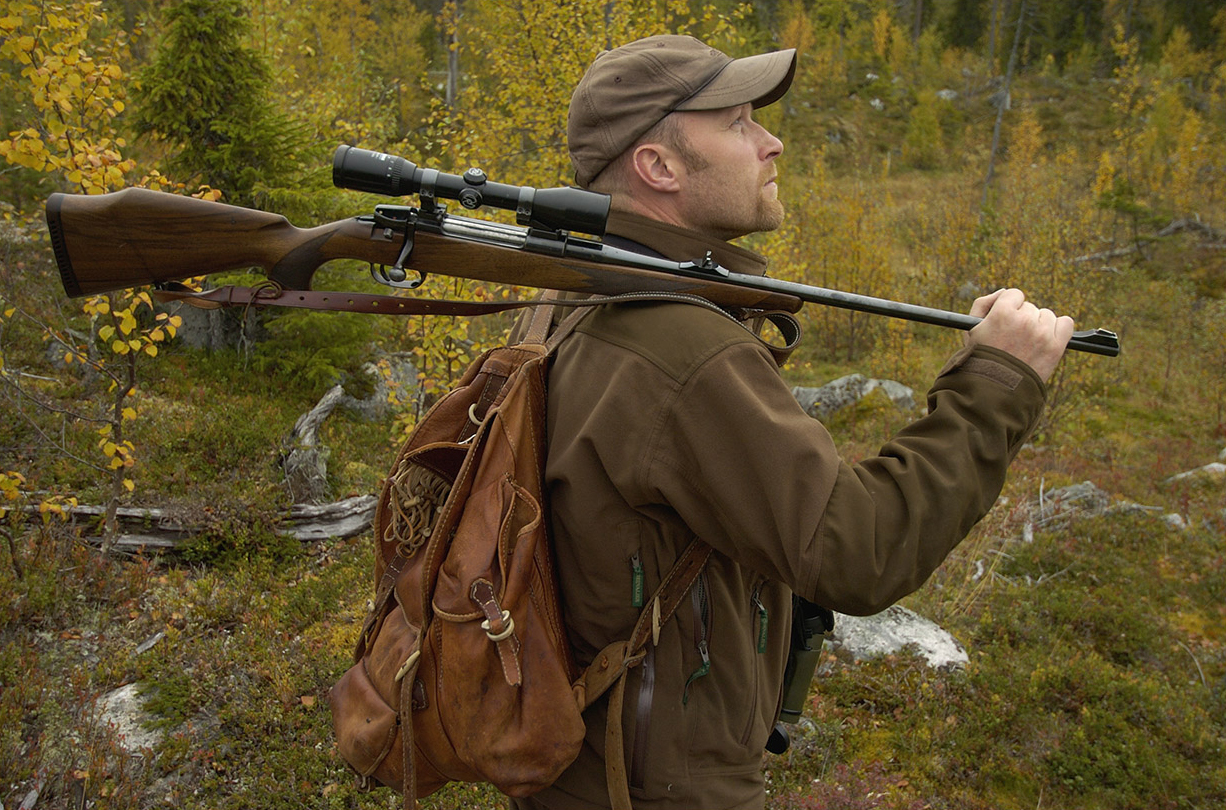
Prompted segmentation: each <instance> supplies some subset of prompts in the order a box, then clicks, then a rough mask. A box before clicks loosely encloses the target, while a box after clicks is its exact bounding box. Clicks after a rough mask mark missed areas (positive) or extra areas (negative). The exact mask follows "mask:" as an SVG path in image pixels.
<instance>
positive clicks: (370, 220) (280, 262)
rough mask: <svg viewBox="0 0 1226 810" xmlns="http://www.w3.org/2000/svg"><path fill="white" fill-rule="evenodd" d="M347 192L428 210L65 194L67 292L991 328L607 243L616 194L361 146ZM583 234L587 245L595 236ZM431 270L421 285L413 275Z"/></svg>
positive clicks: (338, 167) (50, 211)
mask: <svg viewBox="0 0 1226 810" xmlns="http://www.w3.org/2000/svg"><path fill="white" fill-rule="evenodd" d="M332 180H333V183H334V184H335V185H336V186H338V187H340V188H346V189H353V190H358V191H366V192H371V193H375V194H382V195H386V196H393V197H396V196H404V195H409V194H416V195H418V198H419V200H420V204H419V205H418V206H416V207H409V206H403V205H377V206H375V209H374V213H373V214H372V215H363V216H357V217H353V218H350V219H345V220H341V221H338V222H332V223H329V224H326V225H320V226H318V227H315V228H297V227H295V226H293V225H291V224H290V223H289V221H288V220H286V218H285V217H283V216H281V215H279V214H274V213H269V212H265V211H258V210H253V209H248V208H242V207H239V206H233V205H226V204H223V203H218V202H212V201H208V200H199V199H195V198H192V197H183V196H179V195H176V194H167V193H164V192H157V191H151V190H148V189H140V188H128V189H124V190H123V191H117V192H112V193H110V194H102V195H92V196H87V195H76V194H61V193H55V194H52V195H51V196H50V198H48V200H47V206H46V213H47V227H48V230H49V231H50V234H51V240H52V246H53V248H54V251H55V258H56V264H57V266H58V267H59V271H60V279H61V282H62V283H63V286H64V290H65V292H67V294H68V295H70V296H74V297H76V296H86V295H97V294H100V293H104V292H109V291H112V290H118V289H124V288H128V287H135V286H140V285H145V284H154V285H157V286H158V287H159V288H160V289H161V290H162V297H164V298H181V299H186V300H188V301H190V302H194V303H197V304H199V305H203V306H247V305H256V306H268V305H277V306H299V307H314V308H324V309H341V310H348V311H358V312H381V313H427V314H430V313H435V314H480V313H482V312H487V311H498V310H503V309H507V308H510V307H514V306H523V305H525V302H513V303H510V304H506V303H492V304H482V303H477V302H440V301H430V300H424V299H412V298H404V297H399V296H395V297H393V296H379V295H370V294H358V293H344V292H339V293H338V292H325V291H314V290H312V289H311V278H312V276H313V275H314V273H315V271H316V270H317V269H318V268H319V267H320V266H321V265H323V264H324V263H326V262H328V261H331V260H333V259H360V260H363V261H366V262H368V263H369V264H370V266H371V275H372V276H373V277H374V279H375V280H376V281H378V282H379V283H380V284H383V285H386V286H389V287H393V288H400V289H416V288H418V287H420V286H421V285H422V284H423V283H424V281H425V280H426V278H427V276H428V274H429V273H439V274H442V275H447V276H455V277H460V278H467V279H475V280H478V281H486V282H493V283H499V284H512V285H517V286H524V287H537V288H541V289H553V290H566V291H572V292H579V293H590V294H599V295H616V294H622V293H631V292H656V293H659V292H673V293H681V294H689V295H695V296H698V297H701V298H705V299H707V300H709V301H711V302H713V303H715V304H719V305H721V306H728V307H742V308H749V309H761V310H785V311H788V312H795V311H797V310H799V309H800V307H801V306H803V304H804V303H805V302H810V303H816V304H823V305H826V306H834V307H840V308H843V309H851V310H855V311H859V312H867V313H872V314H877V315H886V316H890V317H895V318H903V319H907V320H913V321H918V322H921V323H928V324H935V325H938V326H946V327H951V328H955V329H963V330H969V329H971V328H972V327H974V326H975V324H977V323H979V320H980V319H979V318H975V317H972V316H970V315H965V314H961V313H956V312H947V311H944V310H940V309H933V308H930V307H924V306H918V305H915V304H907V303H901V302H897V301H890V300H887V299H883V298H874V297H871V296H864V295H857V294H854V293H848V292H842V291H839V290H831V289H826V288H822V287H813V286H809V285H806V284H798V283H795V282H790V281H783V280H780V279H773V278H767V277H762V276H752V275H745V274H742V273H733V272H730V271H728V270H727V269H726V268H724V267H721V266H720V265H719V264H717V263H716V262H715V261H713V260H712V258H711V256H710V255H709V254H708V255H707V256H704V257H695V259H694V260H693V261H685V262H674V261H669V260H665V259H660V258H656V257H653V256H646V255H642V254H639V253H635V252H632V251H628V250H623V249H620V248H617V247H614V246H612V245H609V244H606V243H605V242H603V241H601V238H600V237H602V236H603V235H604V227H605V222H606V219H607V217H608V212H609V198H608V196H606V195H604V194H597V193H595V192H590V191H585V190H583V189H577V188H552V189H534V188H531V187H529V186H514V185H504V184H501V183H494V182H491V181H489V180H488V179H487V178H486V176H485V174H484V173H483V172H482V171H481V170H480V169H469V170H468V171H466V172H465V173H464V174H463V175H454V174H446V173H443V172H440V171H437V170H435V169H422V168H418V167H417V166H416V165H415V164H413V163H411V162H410V161H408V160H405V159H404V158H401V157H396V156H393V155H387V154H384V153H381V152H371V151H368V150H365V149H357V148H354V147H350V146H341V147H339V148H338V149H337V150H336V152H335V154H334V156H333V161H332ZM439 198H444V199H449V200H457V201H458V202H459V203H460V205H461V206H463V207H464V208H466V209H476V208H480V207H481V206H492V207H496V208H501V209H506V210H512V211H515V215H516V222H517V225H508V224H502V223H498V222H492V221H488V220H481V219H473V218H471V217H465V216H458V215H455V214H449V213H447V209H446V206H445V205H443V204H441V203H439V201H438V200H439ZM578 234H586V236H580V235H578ZM249 267H260V268H262V269H263V270H264V271H265V273H266V274H267V278H268V282H271V283H266V284H264V285H260V286H257V287H255V288H243V287H223V288H221V289H219V290H211V291H208V292H204V293H195V292H192V291H190V290H188V289H186V288H185V287H183V285H182V284H180V283H179V282H181V281H183V280H184V279H188V278H192V277H195V276H203V275H209V274H211V273H218V272H224V271H228V270H239V269H245V268H249ZM410 270H411V271H412V272H413V273H415V274H416V277H415V278H409V271H410ZM1068 347H1069V348H1070V349H1073V350H1077V351H1083V352H1090V353H1092V354H1100V355H1106V356H1111V357H1114V356H1116V355H1118V354H1119V350H1120V348H1119V340H1118V337H1117V336H1116V334H1115V333H1114V332H1110V331H1107V330H1105V329H1095V330H1090V331H1083V332H1077V333H1075V334H1074V335H1073V338H1072V339H1071V340H1070V341H1069V345H1068Z"/></svg>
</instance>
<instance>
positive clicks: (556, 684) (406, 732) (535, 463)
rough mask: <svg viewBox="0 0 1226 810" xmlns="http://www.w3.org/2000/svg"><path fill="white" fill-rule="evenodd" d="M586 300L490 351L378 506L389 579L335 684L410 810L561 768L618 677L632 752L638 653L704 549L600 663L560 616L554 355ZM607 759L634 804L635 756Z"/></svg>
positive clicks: (337, 699) (383, 577)
mask: <svg viewBox="0 0 1226 810" xmlns="http://www.w3.org/2000/svg"><path fill="white" fill-rule="evenodd" d="M587 311H589V309H588V308H586V307H585V308H583V309H580V310H578V311H576V312H573V313H572V314H571V315H569V316H568V317H567V318H566V319H565V320H564V321H563V322H562V324H561V325H560V326H559V327H558V329H557V331H556V332H555V333H554V334H553V335H552V336H550V337H549V338H548V340H545V339H544V338H545V336H546V335H547V334H548V330H549V327H550V324H551V323H552V320H553V306H552V305H542V306H539V307H537V309H536V310H535V312H534V313H533V317H532V320H531V322H530V324H529V326H528V331H527V336H526V338H525V340H524V341H523V342H521V343H518V344H515V345H513V346H503V347H499V348H496V349H492V350H490V351H489V352H486V353H485V354H484V355H482V356H481V357H480V358H478V359H477V360H476V361H475V362H474V363H473V364H472V366H471V367H470V368H469V369H468V371H467V372H466V373H465V375H464V377H463V378H462V379H461V381H460V383H459V385H458V386H457V387H456V388H455V389H453V390H452V391H450V392H449V393H448V394H447V395H445V396H444V397H443V398H442V399H440V400H439V401H438V402H437V403H436V404H435V405H434V407H432V408H431V409H430V411H429V412H428V413H427V414H426V416H425V417H423V419H422V421H421V422H420V423H419V424H418V425H417V427H416V428H415V429H414V430H413V433H412V434H411V435H410V437H409V439H408V440H407V441H406V443H405V445H404V446H403V448H402V449H401V450H400V453H399V455H398V457H397V459H396V463H395V465H394V467H393V468H392V471H391V474H390V475H389V477H388V479H387V481H386V483H385V484H384V487H383V491H382V494H381V496H380V499H379V506H378V511H377V514H376V516H375V528H374V533H375V540H376V547H377V548H376V553H375V581H376V584H377V592H376V597H375V601H374V606H373V609H372V611H371V613H370V615H369V616H368V617H367V619H366V622H365V625H364V626H363V628H362V632H361V635H360V636H359V639H358V643H357V648H356V650H355V653H354V659H355V664H354V665H353V666H352V667H351V668H350V669H349V670H348V671H347V672H346V673H345V674H344V676H343V677H342V678H341V679H340V681H338V682H337V684H336V685H335V686H334V687H333V688H332V690H331V691H330V693H329V702H330V704H331V707H332V715H333V727H334V730H335V734H336V739H337V745H338V748H339V750H340V753H341V755H342V756H343V757H344V759H345V760H346V761H347V762H348V763H349V764H350V766H352V767H353V768H354V770H356V771H357V772H358V774H359V780H360V782H361V783H363V784H370V783H371V780H373V781H374V782H377V783H379V784H382V785H387V786H389V787H392V788H394V789H396V790H399V791H401V792H403V794H404V804H405V807H406V808H412V807H413V806H414V805H415V802H416V799H417V798H418V797H421V796H426V795H428V794H430V793H432V792H434V791H435V790H437V789H439V788H440V787H442V786H443V785H444V784H446V783H447V782H449V781H467V782H489V783H492V784H493V785H494V786H496V787H497V788H498V789H499V790H501V791H502V792H504V793H506V794H508V795H511V796H527V795H530V794H531V793H534V792H536V791H538V790H540V789H542V788H544V787H546V786H548V785H549V784H551V783H552V782H553V781H554V780H555V779H556V778H557V777H558V776H559V775H560V774H561V773H562V771H563V770H565V769H566V767H567V766H568V765H570V763H571V762H573V761H574V759H575V757H576V756H578V753H579V749H580V746H581V744H582V741H583V736H584V724H583V718H582V712H583V710H584V709H585V708H586V707H587V706H588V705H589V704H590V703H591V702H592V701H594V700H595V699H596V698H598V697H599V696H600V695H601V694H603V693H604V692H606V691H607V690H608V689H609V688H610V687H613V692H612V693H611V696H610V711H609V716H610V718H618V721H610V722H609V723H608V729H607V732H606V741H607V745H608V748H607V750H610V751H621V750H623V749H622V745H621V723H620V722H619V720H620V717H621V710H620V708H621V702H622V695H623V692H624V688H625V675H626V672H627V671H628V670H629V669H630V668H631V667H633V666H636V665H637V664H638V663H640V662H641V661H642V659H643V657H644V654H645V653H644V650H645V647H646V644H647V642H648V640H649V639H650V638H651V637H652V635H653V632H654V633H657V634H658V631H659V626H660V624H661V623H662V622H664V621H667V620H668V619H669V618H670V617H671V616H672V614H673V612H674V611H675V610H676V608H677V606H678V604H679V603H680V602H681V600H682V597H683V596H684V595H685V593H686V592H687V591H688V590H689V587H690V585H691V584H692V582H693V580H694V578H695V577H696V576H697V575H698V572H699V571H700V570H701V568H702V566H703V565H704V564H705V562H706V559H707V556H708V554H709V553H710V548H709V547H707V546H706V545H705V544H702V543H700V542H698V541H694V543H693V544H692V545H691V546H690V548H688V549H687V550H686V551H685V552H684V553H683V554H682V557H681V560H680V561H679V562H678V563H677V565H676V566H675V567H674V568H673V570H672V571H671V572H670V573H669V574H668V575H667V576H666V577H665V578H664V581H663V583H662V584H661V585H660V587H659V588H658V589H657V590H656V592H655V593H654V594H653V595H652V597H651V598H650V599H649V600H648V601H647V603H646V604H647V606H646V608H644V610H643V613H642V615H641V616H640V619H639V622H638V626H637V627H636V628H635V631H634V634H633V636H632V637H631V638H630V639H628V640H626V641H621V642H617V643H614V644H611V645H609V647H607V648H606V649H605V650H604V651H602V652H601V653H600V654H599V655H598V656H597V657H596V659H595V661H594V662H593V663H592V665H591V666H590V667H588V668H587V669H586V670H585V671H582V672H580V671H579V669H578V667H577V666H576V665H575V662H574V660H573V658H572V656H571V652H570V645H569V643H568V641H567V638H566V630H565V626H564V624H563V620H562V611H561V607H560V600H559V596H558V586H557V581H556V578H555V574H554V563H553V554H552V549H551V547H550V538H549V517H548V508H547V502H546V500H545V491H544V487H543V475H544V463H545V449H546V443H545V408H546V399H545V385H546V376H547V368H548V361H549V357H550V355H551V354H552V352H553V350H554V349H555V348H556V347H557V345H558V344H559V343H560V342H561V340H562V339H563V338H564V337H565V336H566V335H567V334H568V333H569V332H570V331H571V330H572V329H573V328H574V326H575V325H576V324H577V322H578V320H579V319H580V318H582V317H583V314H584V313H586V312H587ZM620 759H621V758H620V757H613V758H611V759H610V761H609V762H608V763H607V769H608V780H609V786H610V794H611V796H612V797H613V800H614V801H613V805H614V807H622V808H627V809H628V808H629V807H630V799H629V792H628V788H627V786H626V779H625V763H624V762H621V761H620Z"/></svg>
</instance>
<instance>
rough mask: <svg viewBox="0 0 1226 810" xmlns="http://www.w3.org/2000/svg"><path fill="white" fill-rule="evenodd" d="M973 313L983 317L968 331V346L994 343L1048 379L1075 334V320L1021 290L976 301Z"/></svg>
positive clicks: (1003, 291)
mask: <svg viewBox="0 0 1226 810" xmlns="http://www.w3.org/2000/svg"><path fill="white" fill-rule="evenodd" d="M971 314H972V315H974V316H975V317H978V318H982V319H983V320H982V321H981V322H980V323H979V324H978V325H976V326H975V327H974V328H973V329H971V330H970V332H969V333H968V334H967V344H968V345H975V344H979V345H984V346H992V347H994V348H997V349H1001V350H1003V351H1006V352H1009V353H1010V354H1012V355H1013V356H1015V357H1017V358H1018V359H1019V360H1022V361H1023V362H1025V363H1027V364H1028V365H1029V366H1030V367H1031V368H1033V369H1034V370H1035V372H1036V373H1037V374H1038V375H1039V376H1040V377H1041V378H1042V379H1044V380H1047V379H1048V378H1049V377H1050V376H1051V374H1052V372H1053V371H1055V368H1056V365H1057V364H1058V363H1059V362H1060V358H1061V357H1063V356H1064V351H1065V349H1066V348H1067V347H1068V342H1069V339H1070V338H1071V337H1072V336H1073V328H1074V323H1073V319H1072V318H1070V317H1068V316H1067V315H1061V316H1058V315H1056V314H1055V313H1054V312H1052V311H1051V310H1050V309H1046V308H1044V309H1040V308H1039V307H1037V306H1035V305H1034V304H1032V303H1030V302H1029V301H1027V300H1026V296H1025V294H1024V293H1023V292H1022V291H1021V290H1018V289H1012V288H1010V289H1001V290H997V291H996V292H994V293H991V294H989V295H985V296H983V297H981V298H978V299H976V300H975V303H974V304H973V305H972V306H971Z"/></svg>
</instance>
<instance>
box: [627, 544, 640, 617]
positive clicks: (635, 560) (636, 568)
mask: <svg viewBox="0 0 1226 810" xmlns="http://www.w3.org/2000/svg"><path fill="white" fill-rule="evenodd" d="M630 606H631V607H636V608H641V607H642V606H643V558H642V557H640V556H639V553H638V552H637V551H636V552H634V554H633V555H632V556H631V557H630Z"/></svg>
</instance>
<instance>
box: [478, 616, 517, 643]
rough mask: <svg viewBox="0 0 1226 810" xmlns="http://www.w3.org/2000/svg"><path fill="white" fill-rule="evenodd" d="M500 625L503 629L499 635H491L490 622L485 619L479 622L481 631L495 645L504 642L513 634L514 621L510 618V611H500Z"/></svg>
mask: <svg viewBox="0 0 1226 810" xmlns="http://www.w3.org/2000/svg"><path fill="white" fill-rule="evenodd" d="M502 623H503V625H504V628H503V630H502V632H501V633H491V632H490V620H489V619H486V620H484V621H483V622H481V629H482V630H484V631H485V634H486V635H487V636H489V637H490V641H492V642H494V643H495V644H497V643H498V642H499V641H506V640H507V639H508V638H510V637H511V634H512V633H514V632H515V620H514V619H512V618H511V611H509V610H504V611H502Z"/></svg>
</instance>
